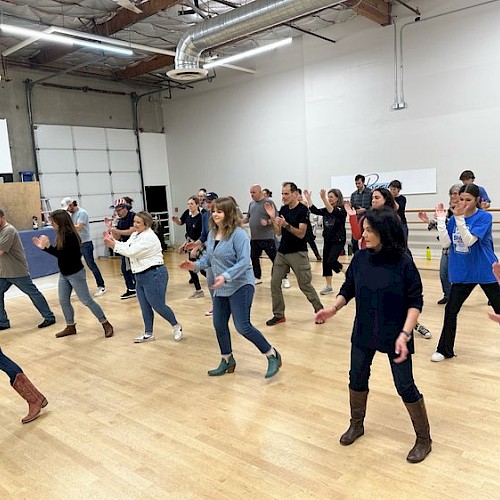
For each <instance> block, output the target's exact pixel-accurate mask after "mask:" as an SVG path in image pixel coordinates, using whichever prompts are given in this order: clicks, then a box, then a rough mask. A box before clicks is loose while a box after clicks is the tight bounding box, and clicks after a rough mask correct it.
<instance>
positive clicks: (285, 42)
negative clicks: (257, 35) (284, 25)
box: [203, 38, 292, 69]
mask: <svg viewBox="0 0 500 500" xmlns="http://www.w3.org/2000/svg"><path fill="white" fill-rule="evenodd" d="M289 43H292V39H291V38H285V39H284V40H280V41H279V42H273V43H269V44H267V45H262V46H261V47H257V48H255V49H251V50H247V51H246V52H242V53H241V54H236V55H234V56H229V57H222V58H221V59H215V60H214V61H210V62H209V63H206V64H204V65H203V68H204V69H210V68H215V67H216V66H223V65H224V64H229V63H233V62H235V61H240V60H241V59H246V58H247V57H252V56H255V55H257V54H262V53H263V52H268V51H270V50H273V49H277V48H278V47H282V46H283V45H288V44H289Z"/></svg>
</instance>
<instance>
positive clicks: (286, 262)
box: [265, 182, 323, 326]
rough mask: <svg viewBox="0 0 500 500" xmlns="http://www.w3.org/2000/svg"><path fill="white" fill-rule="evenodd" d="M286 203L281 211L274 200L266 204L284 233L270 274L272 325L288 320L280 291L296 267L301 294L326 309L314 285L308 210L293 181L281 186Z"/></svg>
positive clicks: (268, 211) (317, 309) (277, 227)
mask: <svg viewBox="0 0 500 500" xmlns="http://www.w3.org/2000/svg"><path fill="white" fill-rule="evenodd" d="M281 196H282V199H283V206H282V207H281V209H280V211H279V214H278V215H276V211H275V209H274V207H273V205H271V203H266V205H265V208H266V212H267V213H268V214H269V216H270V218H271V220H272V221H273V226H274V230H275V233H276V234H277V235H278V236H279V235H281V242H280V246H279V248H278V253H277V255H276V259H275V260H274V264H273V271H272V277H271V297H272V301H273V317H272V318H271V319H270V320H268V321H266V325H268V326H273V325H277V324H278V323H283V322H284V321H285V300H284V298H283V292H282V290H281V280H282V279H283V278H285V277H286V275H287V274H288V273H289V272H290V268H291V269H293V272H294V273H295V276H296V277H297V282H298V284H299V288H300V289H301V291H302V293H304V295H305V296H306V297H307V300H308V301H309V302H310V303H311V304H312V306H313V307H314V311H315V312H318V311H319V310H320V309H323V305H322V304H321V302H320V300H319V297H318V294H317V293H316V290H315V289H314V287H313V286H312V285H311V281H312V273H311V266H310V264H309V257H308V256H307V242H306V240H305V239H304V237H305V235H306V230H307V223H308V221H309V210H308V209H307V207H306V206H305V205H303V204H302V203H300V202H299V193H298V190H297V186H296V185H295V184H294V183H293V182H285V183H284V184H283V186H282V189H281Z"/></svg>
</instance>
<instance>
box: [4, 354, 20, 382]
mask: <svg viewBox="0 0 500 500" xmlns="http://www.w3.org/2000/svg"><path fill="white" fill-rule="evenodd" d="M0 370H2V371H3V372H5V373H6V374H7V375H8V376H9V379H10V385H12V384H13V383H14V380H16V375H17V374H18V373H22V372H23V371H22V370H21V367H20V366H19V365H17V364H16V363H14V361H12V359H10V358H9V357H7V356H6V355H5V354H4V353H3V352H2V349H1V348H0Z"/></svg>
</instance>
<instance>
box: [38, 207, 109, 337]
mask: <svg viewBox="0 0 500 500" xmlns="http://www.w3.org/2000/svg"><path fill="white" fill-rule="evenodd" d="M50 218H51V221H52V226H53V227H54V229H55V230H56V244H55V246H52V245H51V244H50V240H49V238H48V237H47V236H46V235H44V234H42V235H41V236H40V237H34V238H33V243H34V244H35V245H36V246H37V247H38V248H40V249H42V250H44V251H45V252H47V253H50V254H51V255H53V256H54V257H57V265H58V266H59V270H60V271H61V273H60V275H59V285H58V288H59V303H60V304H61V309H62V311H63V315H64V319H65V320H66V328H65V329H64V330H62V331H60V332H59V333H56V337H57V338H61V337H66V336H67V335H75V334H76V325H75V311H74V309H73V306H72V305H71V292H72V291H73V289H74V290H75V292H76V295H77V297H78V299H79V300H80V302H81V303H82V304H83V305H84V306H87V307H88V308H89V309H90V310H91V311H92V314H93V315H94V316H95V317H96V318H97V319H98V320H99V322H100V323H101V325H102V327H103V329H104V336H105V337H112V336H113V327H112V326H111V324H110V323H109V321H108V320H107V319H106V316H105V315H104V312H103V310H102V309H101V306H100V305H99V304H98V303H97V302H96V301H95V300H94V299H93V298H92V297H91V296H90V292H89V287H88V285H87V277H86V273H85V269H84V267H83V264H82V254H81V252H80V245H81V241H80V236H78V233H77V231H76V228H75V226H74V224H73V221H72V220H71V217H70V215H69V214H68V212H67V211H66V210H54V211H53V212H52V213H51V214H50Z"/></svg>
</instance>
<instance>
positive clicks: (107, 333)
mask: <svg viewBox="0 0 500 500" xmlns="http://www.w3.org/2000/svg"><path fill="white" fill-rule="evenodd" d="M101 325H102V327H103V329H104V336H105V337H106V338H109V337H112V336H113V335H114V334H115V332H114V330H113V327H112V326H111V323H110V322H109V321H108V320H106V321H104V323H101Z"/></svg>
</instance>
